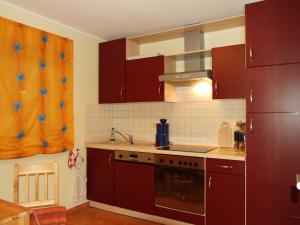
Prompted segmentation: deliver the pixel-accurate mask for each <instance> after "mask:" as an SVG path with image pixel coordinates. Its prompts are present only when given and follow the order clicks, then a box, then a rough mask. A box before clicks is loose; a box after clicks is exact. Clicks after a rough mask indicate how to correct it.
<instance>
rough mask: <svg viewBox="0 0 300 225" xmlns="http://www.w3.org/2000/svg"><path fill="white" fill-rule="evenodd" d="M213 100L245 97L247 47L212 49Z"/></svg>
mask: <svg viewBox="0 0 300 225" xmlns="http://www.w3.org/2000/svg"><path fill="white" fill-rule="evenodd" d="M212 69H213V98H214V99H231V98H244V97H245V45H233V46H227V47H220V48H213V49H212Z"/></svg>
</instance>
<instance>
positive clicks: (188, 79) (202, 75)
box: [159, 70, 212, 86]
mask: <svg viewBox="0 0 300 225" xmlns="http://www.w3.org/2000/svg"><path fill="white" fill-rule="evenodd" d="M211 78H212V71H211V70H203V71H191V72H182V73H170V74H165V75H161V76H159V81H160V82H168V83H172V85H173V86H190V85H193V84H195V83H198V82H199V81H200V80H203V79H211Z"/></svg>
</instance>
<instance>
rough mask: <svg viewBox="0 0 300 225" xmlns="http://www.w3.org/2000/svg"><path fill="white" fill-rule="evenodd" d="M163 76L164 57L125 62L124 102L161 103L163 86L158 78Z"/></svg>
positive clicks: (163, 91) (163, 92)
mask: <svg viewBox="0 0 300 225" xmlns="http://www.w3.org/2000/svg"><path fill="white" fill-rule="evenodd" d="M162 74H164V56H156V57H149V58H142V59H135V60H128V61H127V62H126V101H127V102H146V101H163V100H164V94H165V90H164V84H163V83H162V82H159V80H158V76H159V75H162Z"/></svg>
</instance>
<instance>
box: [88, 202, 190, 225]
mask: <svg viewBox="0 0 300 225" xmlns="http://www.w3.org/2000/svg"><path fill="white" fill-rule="evenodd" d="M89 205H90V206H91V207H94V208H97V209H102V210H105V211H109V212H113V213H118V214H122V215H126V216H131V217H135V218H138V219H142V220H148V221H151V222H154V223H159V224H164V225H190V224H189V223H184V222H180V221H177V220H172V219H167V218H164V217H160V216H154V215H150V214H145V213H140V212H136V211H132V210H128V209H123V208H119V207H116V206H111V205H106V204H102V203H99V202H93V201H90V203H89Z"/></svg>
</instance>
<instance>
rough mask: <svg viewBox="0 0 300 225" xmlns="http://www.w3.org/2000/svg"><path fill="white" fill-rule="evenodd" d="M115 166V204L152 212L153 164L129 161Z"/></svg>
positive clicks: (117, 163)
mask: <svg viewBox="0 0 300 225" xmlns="http://www.w3.org/2000/svg"><path fill="white" fill-rule="evenodd" d="M115 166H116V167H115V169H116V173H115V198H116V204H117V206H119V207H122V208H126V209H131V210H135V211H139V212H143V213H148V214H154V166H153V165H147V164H138V163H129V162H116V163H115Z"/></svg>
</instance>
